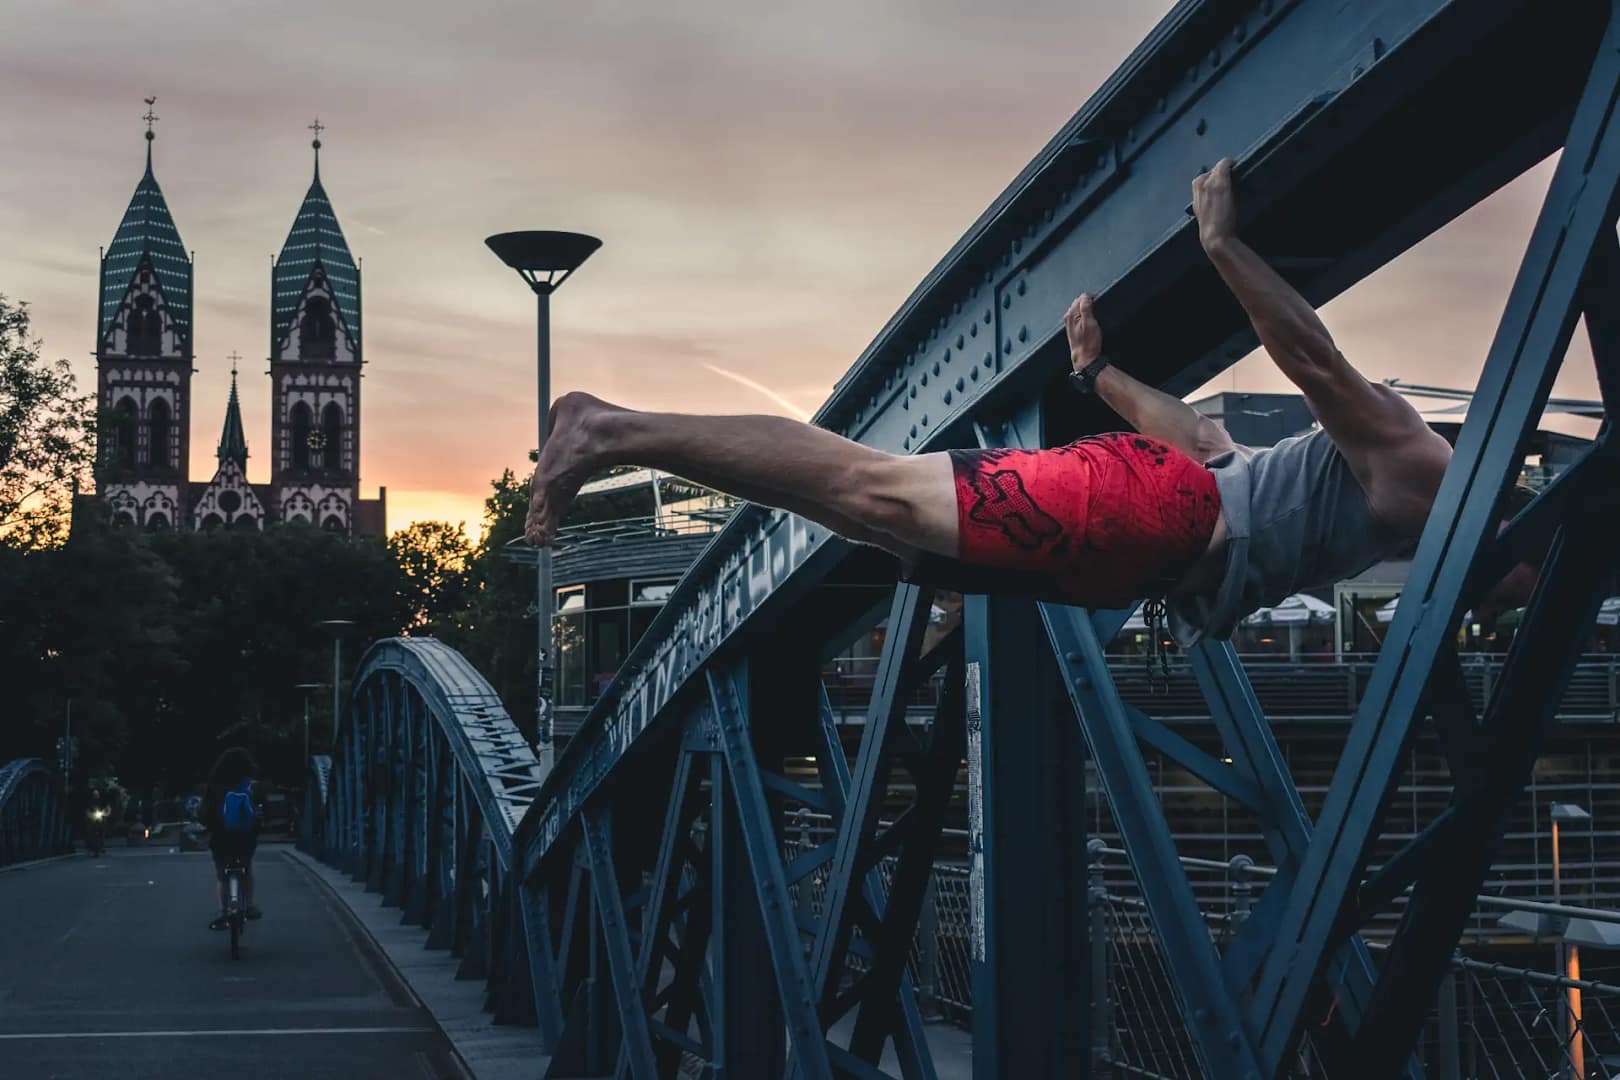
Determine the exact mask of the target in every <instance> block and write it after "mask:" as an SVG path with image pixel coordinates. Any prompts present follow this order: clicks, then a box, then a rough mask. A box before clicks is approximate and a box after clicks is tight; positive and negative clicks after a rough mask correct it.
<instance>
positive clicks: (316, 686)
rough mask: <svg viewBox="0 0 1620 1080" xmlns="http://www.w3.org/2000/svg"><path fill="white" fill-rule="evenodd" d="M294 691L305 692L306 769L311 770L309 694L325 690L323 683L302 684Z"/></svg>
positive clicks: (295, 687)
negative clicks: (312, 691) (313, 691)
mask: <svg viewBox="0 0 1620 1080" xmlns="http://www.w3.org/2000/svg"><path fill="white" fill-rule="evenodd" d="M293 689H294V690H302V691H304V768H305V769H308V768H309V692H310V691H311V690H325V689H326V684H325V683H323V682H301V683H299V684H297V685H296V686H294V687H293Z"/></svg>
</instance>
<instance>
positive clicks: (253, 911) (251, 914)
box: [242, 904, 264, 919]
mask: <svg viewBox="0 0 1620 1080" xmlns="http://www.w3.org/2000/svg"><path fill="white" fill-rule="evenodd" d="M242 914H244V915H246V916H247V917H248V918H250V919H262V918H264V912H262V911H260V910H259V909H258V908H256V907H254V906H253V905H252V904H249V905H248V909H247V910H246V911H244V912H243V913H242Z"/></svg>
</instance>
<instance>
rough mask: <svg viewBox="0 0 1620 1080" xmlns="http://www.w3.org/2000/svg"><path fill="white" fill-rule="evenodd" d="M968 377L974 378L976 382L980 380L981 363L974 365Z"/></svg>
mask: <svg viewBox="0 0 1620 1080" xmlns="http://www.w3.org/2000/svg"><path fill="white" fill-rule="evenodd" d="M968 377H969V378H970V379H972V380H973V381H974V382H978V381H979V365H978V364H974V365H973V370H972V371H970V372H968Z"/></svg>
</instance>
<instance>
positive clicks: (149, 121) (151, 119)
mask: <svg viewBox="0 0 1620 1080" xmlns="http://www.w3.org/2000/svg"><path fill="white" fill-rule="evenodd" d="M156 104H157V95H156V94H154V95H152V96H151V97H149V98H147V99H146V115H145V116H143V117H141V119H142V120H145V121H146V141H147V142H151V141H152V140H153V139H155V138H157V136H156V135H154V134H152V125H153V124H155V123H157V121H158V115H157V113H155V112H153V111H152V106H154V105H156Z"/></svg>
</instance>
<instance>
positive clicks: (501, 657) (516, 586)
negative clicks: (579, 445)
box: [444, 469, 537, 738]
mask: <svg viewBox="0 0 1620 1080" xmlns="http://www.w3.org/2000/svg"><path fill="white" fill-rule="evenodd" d="M490 487H491V489H492V490H491V492H490V495H489V498H487V499H485V500H484V536H483V539H482V540H480V541H479V543H478V547H477V549H476V550H475V551H474V553H473V557H472V561H471V562H470V563H469V564H468V568H467V584H468V589H469V595H470V605H469V607H468V610H467V613H466V616H465V618H464V620H463V622H462V625H460V626H459V627H458V628H457V629H456V630H455V632H454V633H449V634H446V635H444V640H445V642H446V643H447V644H449V645H451V646H453V647H454V648H456V649H459V650H460V651H461V653H462V655H464V656H465V657H466V658H467V660H468V661H469V662H470V663H471V664H472V666H473V667H475V668H477V669H478V671H479V673H480V674H482V675H483V676H484V678H486V679H488V680H489V683H490V685H491V686H492V687H494V688H495V692H496V694H498V695H499V696H500V699H501V702H502V703H503V704H505V706H506V711H507V712H508V713H510V714H511V716H512V719H513V720H514V721H515V722H516V723H517V726H518V728H519V730H521V731H523V732H524V734H526V735H528V736H529V737H530V738H533V737H534V719H535V717H534V710H535V699H536V696H537V694H536V690H537V687H536V685H535V679H536V672H535V645H536V642H535V628H534V618H535V606H534V570H533V568H532V567H528V566H523V565H520V564H518V563H515V562H513V561H512V559H511V557H510V555H509V549H508V548H507V545H508V544H509V543H511V542H512V541H513V540H515V539H517V538H518V537H519V536H521V535H522V534H523V518H524V515H525V514H527V513H528V510H529V479H528V477H527V476H525V477H524V478H523V479H521V480H520V479H518V478H517V476H516V475H514V474H513V472H512V470H510V469H507V470H506V471H504V472H503V473H501V475H500V477H499V478H497V479H496V480H494V481H493V482H492V483H491V484H490Z"/></svg>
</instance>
